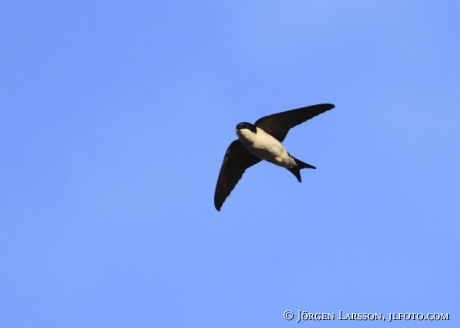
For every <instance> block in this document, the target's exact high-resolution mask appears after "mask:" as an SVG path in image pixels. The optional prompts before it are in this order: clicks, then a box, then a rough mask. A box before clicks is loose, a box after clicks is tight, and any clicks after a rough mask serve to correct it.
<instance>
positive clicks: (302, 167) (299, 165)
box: [288, 156, 316, 182]
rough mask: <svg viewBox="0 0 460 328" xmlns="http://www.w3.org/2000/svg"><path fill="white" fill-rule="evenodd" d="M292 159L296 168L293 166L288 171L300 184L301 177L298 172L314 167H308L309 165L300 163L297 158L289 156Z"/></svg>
mask: <svg viewBox="0 0 460 328" xmlns="http://www.w3.org/2000/svg"><path fill="white" fill-rule="evenodd" d="M291 157H292V159H293V160H294V161H295V163H296V164H297V166H294V167H292V168H290V169H288V170H289V171H290V172H291V173H292V174H294V175H295V177H296V178H297V180H298V181H299V182H302V177H301V176H300V170H301V169H305V168H307V169H316V167H314V166H313V165H310V164H307V163H304V162H302V161H301V160H298V159H297V158H295V157H293V156H291Z"/></svg>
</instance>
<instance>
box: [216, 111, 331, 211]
mask: <svg viewBox="0 0 460 328" xmlns="http://www.w3.org/2000/svg"><path fill="white" fill-rule="evenodd" d="M334 107H335V106H334V105H332V104H318V105H313V106H307V107H302V108H297V109H292V110H288V111H286V112H281V113H276V114H273V115H269V116H264V117H262V118H260V119H258V120H257V121H256V123H255V124H251V123H247V122H242V123H239V124H238V125H237V126H236V135H237V136H238V139H236V140H234V141H233V142H232V143H231V144H230V146H229V147H228V149H227V151H226V152H225V156H224V160H223V162H222V167H221V168H220V172H219V177H218V178H217V185H216V191H215V193H214V205H215V206H216V209H217V210H218V211H220V209H221V207H222V204H223V203H224V201H225V199H226V198H227V197H228V195H230V193H231V192H232V190H233V188H235V186H236V184H237V183H238V181H239V180H240V179H241V177H242V176H243V173H244V171H246V169H247V168H249V167H251V166H253V165H254V164H257V163H259V162H260V161H261V160H266V161H267V162H270V163H273V164H275V165H278V166H281V167H284V168H286V169H288V170H289V172H291V173H292V174H294V176H295V177H296V178H297V180H298V181H299V182H302V178H301V176H300V170H301V169H304V168H309V169H316V167H314V166H313V165H310V164H307V163H304V162H302V161H301V160H298V159H297V158H295V157H293V156H291V154H289V153H288V151H287V150H286V148H284V146H283V145H282V144H281V142H282V141H283V140H284V138H286V135H287V134H288V132H289V130H290V129H291V128H293V127H294V126H296V125H299V124H301V123H303V122H305V121H307V120H309V119H311V118H313V117H315V116H317V115H319V114H322V113H324V112H325V111H328V110H330V109H332V108H334Z"/></svg>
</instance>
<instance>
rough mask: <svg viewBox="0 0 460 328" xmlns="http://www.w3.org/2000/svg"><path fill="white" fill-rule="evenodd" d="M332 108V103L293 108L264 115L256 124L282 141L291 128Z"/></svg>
mask: <svg viewBox="0 0 460 328" xmlns="http://www.w3.org/2000/svg"><path fill="white" fill-rule="evenodd" d="M332 108H334V105H332V104H319V105H313V106H307V107H302V108H297V109H292V110H288V111H285V112H281V113H276V114H272V115H269V116H265V117H262V118H260V119H258V120H257V121H256V124H255V125H256V126H258V127H259V128H261V129H262V130H264V131H265V132H267V133H268V134H270V135H272V136H273V137H275V138H276V139H278V141H280V142H282V141H283V140H284V138H286V135H287V134H288V132H289V129H291V128H293V127H294V126H296V125H299V124H301V123H303V122H305V121H307V120H309V119H311V118H313V117H315V116H317V115H319V114H322V113H324V112H325V111H328V110H330V109H332Z"/></svg>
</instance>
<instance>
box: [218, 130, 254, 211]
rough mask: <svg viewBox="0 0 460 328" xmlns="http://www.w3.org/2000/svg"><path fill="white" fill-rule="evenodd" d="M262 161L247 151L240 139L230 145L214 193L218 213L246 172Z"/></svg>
mask: <svg viewBox="0 0 460 328" xmlns="http://www.w3.org/2000/svg"><path fill="white" fill-rule="evenodd" d="M260 161H261V159H260V158H258V157H256V156H254V155H253V154H251V153H250V152H249V151H247V150H246V148H244V146H243V145H242V144H241V142H240V141H239V140H238V139H237V140H235V141H233V142H232V143H231V144H230V146H229V147H228V149H227V151H226V153H225V157H224V160H223V162H222V167H221V168H220V172H219V178H218V179H217V185H216V191H215V193H214V205H215V206H216V209H217V210H218V211H220V208H221V207H222V204H223V203H224V201H225V199H226V198H227V197H228V195H230V193H231V192H232V190H233V188H235V186H236V184H237V183H238V181H239V180H240V179H241V177H242V176H243V173H244V171H246V169H247V168H249V167H250V166H253V165H254V164H257V163H259V162H260Z"/></svg>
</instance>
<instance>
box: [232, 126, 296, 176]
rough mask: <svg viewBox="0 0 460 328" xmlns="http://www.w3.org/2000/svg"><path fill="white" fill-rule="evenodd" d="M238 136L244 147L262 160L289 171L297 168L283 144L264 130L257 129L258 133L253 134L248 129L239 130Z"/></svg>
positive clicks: (237, 131)
mask: <svg viewBox="0 0 460 328" xmlns="http://www.w3.org/2000/svg"><path fill="white" fill-rule="evenodd" d="M236 135H237V136H238V138H239V139H240V141H241V143H242V144H243V146H244V147H245V148H246V149H247V150H248V151H249V152H250V153H251V154H253V155H255V156H257V157H259V158H260V159H264V160H266V161H267V162H270V163H273V164H275V165H278V166H281V167H285V168H288V169H290V168H292V167H294V166H296V163H295V161H294V159H292V157H291V156H289V154H288V152H287V150H286V148H284V146H283V145H282V144H281V142H279V141H278V140H277V139H275V138H274V137H272V136H271V135H269V134H268V133H266V132H265V131H264V130H262V129H260V128H257V133H253V132H252V131H250V130H248V129H241V130H238V129H237V130H236Z"/></svg>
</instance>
